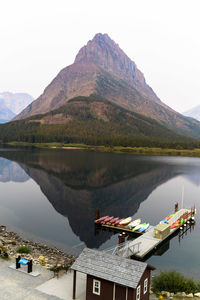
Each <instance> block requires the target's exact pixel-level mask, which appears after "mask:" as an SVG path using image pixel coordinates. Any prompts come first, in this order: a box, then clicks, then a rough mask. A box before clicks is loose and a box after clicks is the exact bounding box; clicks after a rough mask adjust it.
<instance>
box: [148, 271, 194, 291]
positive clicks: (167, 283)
mask: <svg viewBox="0 0 200 300" xmlns="http://www.w3.org/2000/svg"><path fill="white" fill-rule="evenodd" d="M198 287H199V283H198V282H195V281H194V280H193V279H187V278H185V277H184V276H183V275H182V274H180V273H178V272H176V271H169V272H161V273H160V274H159V275H158V276H155V277H154V278H153V280H152V291H153V292H154V293H158V292H161V291H168V292H171V293H177V292H185V293H195V292H196V291H197V290H198Z"/></svg>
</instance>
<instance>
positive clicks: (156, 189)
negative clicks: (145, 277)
mask: <svg viewBox="0 0 200 300" xmlns="http://www.w3.org/2000/svg"><path fill="white" fill-rule="evenodd" d="M183 187H184V197H183V201H184V207H186V208H190V207H191V206H192V205H194V204H195V206H196V209H197V215H196V217H195V220H196V224H195V226H194V227H193V228H192V229H191V230H188V231H187V233H185V234H184V235H183V236H182V237H181V238H179V235H177V236H175V237H174V238H173V239H171V240H170V241H169V242H168V243H166V244H164V245H163V247H162V248H161V249H159V251H157V253H155V254H154V255H153V256H151V257H150V258H149V259H148V260H147V262H148V263H150V264H152V265H154V266H155V267H156V268H157V270H160V269H161V270H168V269H176V270H178V271H181V272H182V273H184V274H186V275H188V276H192V277H194V278H199V279H200V260H199V257H200V254H199V251H200V225H199V211H200V158H187V157H166V156H165V157H164V156H163V157H160V156H136V155H128V154H113V153H100V152H92V151H86V150H50V149H47V150H45V149H32V148H16V149H15V148H9V147H8V148H1V149H0V191H1V200H0V224H3V225H6V226H7V228H8V229H9V230H13V231H15V232H18V233H21V234H22V235H23V236H25V237H27V238H29V239H33V240H36V241H40V242H43V243H47V244H49V245H56V246H59V247H61V248H62V249H64V250H66V251H68V252H70V253H80V251H81V250H82V249H83V248H84V247H89V248H96V249H99V250H103V249H107V248H110V247H112V246H115V245H116V244H117V242H118V237H117V235H113V234H112V233H111V232H106V231H105V232H99V233H98V234H95V230H94V217H95V211H96V210H97V209H99V210H100V214H101V216H103V215H113V216H119V217H128V216H133V217H134V219H137V218H141V219H142V221H148V222H149V223H150V224H151V225H156V224H158V223H159V221H160V220H161V219H163V218H164V217H165V216H167V215H169V214H171V213H172V212H173V211H174V204H175V202H178V203H179V207H180V206H181V202H182V190H183Z"/></svg>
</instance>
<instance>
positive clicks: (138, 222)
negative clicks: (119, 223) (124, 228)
mask: <svg viewBox="0 0 200 300" xmlns="http://www.w3.org/2000/svg"><path fill="white" fill-rule="evenodd" d="M140 223H141V219H137V220H134V221H132V222H130V223H129V224H128V227H130V228H133V227H135V226H137V225H139V224H140Z"/></svg>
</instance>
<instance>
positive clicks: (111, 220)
mask: <svg viewBox="0 0 200 300" xmlns="http://www.w3.org/2000/svg"><path fill="white" fill-rule="evenodd" d="M96 223H97V224H98V223H99V224H102V225H105V224H107V225H112V226H122V227H126V228H128V229H130V230H132V231H133V232H134V231H139V232H144V231H145V230H147V228H148V227H149V223H141V219H137V220H132V218H131V217H128V218H125V219H120V218H118V217H117V218H115V217H113V216H112V217H110V216H104V217H101V218H100V219H98V220H96Z"/></svg>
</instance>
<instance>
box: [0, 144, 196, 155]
mask: <svg viewBox="0 0 200 300" xmlns="http://www.w3.org/2000/svg"><path fill="white" fill-rule="evenodd" d="M2 145H3V146H6V145H9V146H13V147H15V146H16V147H35V148H41V149H54V150H55V149H60V150H89V151H96V152H106V153H117V154H132V155H155V156H156V155H159V156H184V157H200V149H199V148H194V149H174V148H159V147H158V148H155V147H154V148H151V147H124V146H113V147H110V146H103V145H102V146H94V145H85V144H63V143H25V142H10V143H6V144H2Z"/></svg>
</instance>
